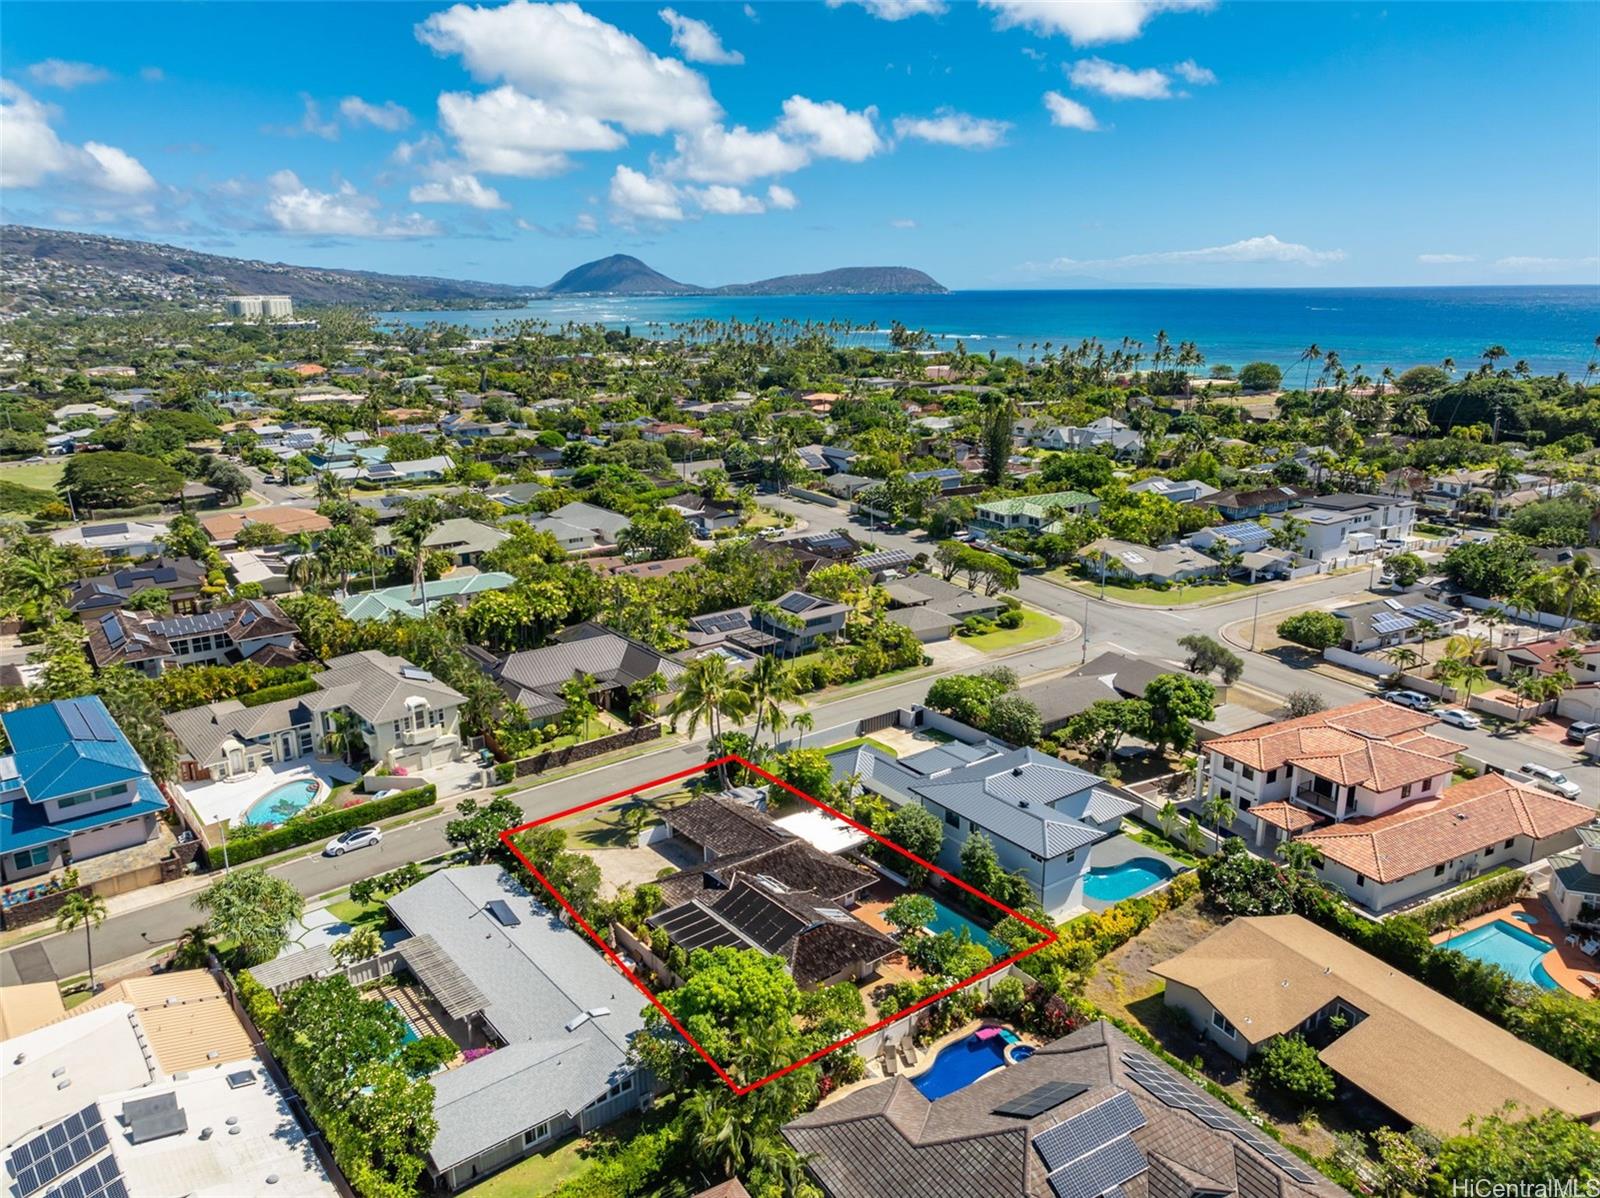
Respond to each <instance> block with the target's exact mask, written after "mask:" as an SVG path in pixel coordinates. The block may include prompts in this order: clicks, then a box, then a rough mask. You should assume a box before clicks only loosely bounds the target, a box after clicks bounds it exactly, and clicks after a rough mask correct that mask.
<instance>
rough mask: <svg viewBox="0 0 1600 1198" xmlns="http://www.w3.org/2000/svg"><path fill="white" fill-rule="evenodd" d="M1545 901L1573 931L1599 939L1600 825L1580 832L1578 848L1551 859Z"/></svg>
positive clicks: (1588, 826) (1582, 829)
mask: <svg viewBox="0 0 1600 1198" xmlns="http://www.w3.org/2000/svg"><path fill="white" fill-rule="evenodd" d="M1545 900H1546V901H1547V902H1548V903H1549V904H1550V906H1551V907H1552V908H1553V909H1554V910H1555V913H1556V915H1557V916H1559V917H1560V919H1561V922H1562V923H1564V924H1566V925H1567V927H1569V928H1571V929H1572V930H1573V931H1575V932H1580V933H1582V934H1583V935H1586V936H1589V935H1600V824H1589V825H1587V826H1585V827H1582V828H1579V829H1578V847H1576V848H1574V849H1570V850H1568V851H1566V852H1563V853H1557V854H1556V855H1555V856H1553V857H1551V858H1550V889H1549V890H1548V891H1546V892H1545Z"/></svg>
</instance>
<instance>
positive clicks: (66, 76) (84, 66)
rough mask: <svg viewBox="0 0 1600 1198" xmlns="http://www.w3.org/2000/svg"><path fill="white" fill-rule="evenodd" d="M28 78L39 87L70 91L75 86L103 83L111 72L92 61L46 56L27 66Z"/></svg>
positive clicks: (109, 76)
mask: <svg viewBox="0 0 1600 1198" xmlns="http://www.w3.org/2000/svg"><path fill="white" fill-rule="evenodd" d="M28 78H30V79H32V80H33V81H34V82H35V83H37V84H38V85H39V86H40V87H59V88H60V89H61V90H62V91H71V90H72V89H73V88H75V87H84V86H85V85H87V84H90V83H104V82H105V81H106V80H107V79H109V78H111V72H110V71H108V70H106V69H105V67H97V66H95V65H94V64H93V63H92V62H68V61H67V60H65V59H62V58H47V59H45V60H44V61H43V62H36V63H34V64H33V65H32V66H31V67H29V68H28Z"/></svg>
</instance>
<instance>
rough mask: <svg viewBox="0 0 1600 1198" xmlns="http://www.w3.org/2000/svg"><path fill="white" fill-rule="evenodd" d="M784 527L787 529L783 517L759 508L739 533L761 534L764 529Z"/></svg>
mask: <svg viewBox="0 0 1600 1198" xmlns="http://www.w3.org/2000/svg"><path fill="white" fill-rule="evenodd" d="M783 527H785V525H784V522H783V517H782V516H780V515H778V514H777V513H776V512H771V511H768V510H767V509H766V508H764V507H758V508H757V509H756V510H755V511H754V512H752V513H751V515H750V519H749V520H747V521H745V524H744V527H743V528H741V529H740V530H739V531H740V532H760V531H761V530H762V529H764V528H783Z"/></svg>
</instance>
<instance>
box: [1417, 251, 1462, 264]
mask: <svg viewBox="0 0 1600 1198" xmlns="http://www.w3.org/2000/svg"><path fill="white" fill-rule="evenodd" d="M1417 261H1418V262H1420V263H1422V264H1423V265H1424V266H1448V265H1450V264H1452V263H1456V262H1475V261H1477V259H1476V258H1474V257H1473V256H1472V255H1471V254H1418V255H1417Z"/></svg>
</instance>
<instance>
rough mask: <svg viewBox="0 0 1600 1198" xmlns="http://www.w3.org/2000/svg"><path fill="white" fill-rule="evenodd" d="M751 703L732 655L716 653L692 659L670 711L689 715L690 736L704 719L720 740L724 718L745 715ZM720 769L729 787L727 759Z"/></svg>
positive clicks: (723, 783)
mask: <svg viewBox="0 0 1600 1198" xmlns="http://www.w3.org/2000/svg"><path fill="white" fill-rule="evenodd" d="M750 707H751V702H750V695H749V692H747V691H746V690H745V689H744V686H743V684H742V679H739V678H736V677H735V676H734V675H733V674H731V673H730V672H729V671H728V659H727V658H725V657H722V656H720V655H718V654H715V653H712V654H708V655H707V656H705V657H697V658H695V659H694V660H693V661H691V662H690V663H689V665H688V667H687V668H686V669H685V670H684V672H683V677H682V680H681V687H680V689H679V691H678V696H677V698H675V699H674V700H673V701H672V705H671V706H670V707H668V708H667V711H668V712H669V713H670V714H671V715H672V716H674V717H677V716H680V715H684V716H688V718H689V724H688V729H689V735H690V736H693V735H694V734H695V730H696V729H697V728H699V726H700V722H701V721H702V720H704V721H705V722H706V724H707V725H709V726H710V728H711V736H712V738H713V739H715V740H720V738H721V736H722V718H723V717H724V716H729V717H731V718H735V719H738V718H742V717H743V716H745V715H748V714H749V712H750ZM717 772H718V773H719V774H720V775H721V778H722V785H723V786H724V787H726V786H727V785H728V766H727V763H726V762H724V763H723V764H722V765H719V766H718V767H717Z"/></svg>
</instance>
